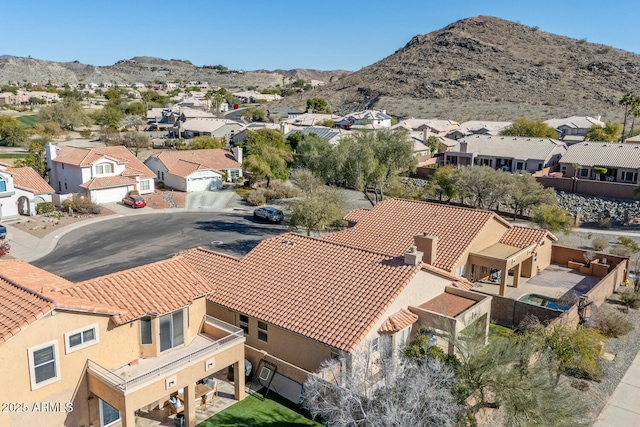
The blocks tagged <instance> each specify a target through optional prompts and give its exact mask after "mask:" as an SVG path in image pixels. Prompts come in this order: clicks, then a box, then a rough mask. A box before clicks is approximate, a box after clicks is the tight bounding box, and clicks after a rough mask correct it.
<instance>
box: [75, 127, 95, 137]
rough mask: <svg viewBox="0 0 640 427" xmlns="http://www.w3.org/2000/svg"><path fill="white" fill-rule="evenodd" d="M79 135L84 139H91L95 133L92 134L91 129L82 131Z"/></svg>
mask: <svg viewBox="0 0 640 427" xmlns="http://www.w3.org/2000/svg"><path fill="white" fill-rule="evenodd" d="M78 133H79V134H80V136H81V137H83V138H91V135H92V134H93V132H91V129H82V130H81V131H79V132H78Z"/></svg>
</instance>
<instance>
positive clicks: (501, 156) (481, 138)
mask: <svg viewBox="0 0 640 427" xmlns="http://www.w3.org/2000/svg"><path fill="white" fill-rule="evenodd" d="M566 151H567V146H566V144H565V143H564V142H562V141H558V140H555V139H551V138H528V137H514V136H488V135H472V136H468V137H465V138H463V139H460V140H458V143H457V144H456V145H455V146H454V147H452V148H450V149H449V150H448V151H446V152H445V153H444V156H443V157H442V164H443V165H454V166H473V165H484V166H489V167H491V168H493V169H502V170H504V171H511V172H518V173H523V172H529V173H533V172H536V171H539V170H542V169H544V168H547V167H550V166H555V165H557V164H558V162H559V160H560V158H561V157H562V156H563V155H564V154H565V153H566Z"/></svg>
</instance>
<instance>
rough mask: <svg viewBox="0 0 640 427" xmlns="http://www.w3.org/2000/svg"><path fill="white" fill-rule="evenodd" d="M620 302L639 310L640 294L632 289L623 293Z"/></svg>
mask: <svg viewBox="0 0 640 427" xmlns="http://www.w3.org/2000/svg"><path fill="white" fill-rule="evenodd" d="M620 301H622V302H623V303H624V304H625V305H626V306H627V307H629V308H638V307H640V292H636V291H634V290H632V289H627V290H624V291H621V292H620Z"/></svg>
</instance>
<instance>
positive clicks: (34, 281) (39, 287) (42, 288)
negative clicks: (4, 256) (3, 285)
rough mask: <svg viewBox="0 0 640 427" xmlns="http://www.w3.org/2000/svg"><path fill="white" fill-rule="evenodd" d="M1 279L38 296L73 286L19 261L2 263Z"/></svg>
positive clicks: (0, 265) (12, 260)
mask: <svg viewBox="0 0 640 427" xmlns="http://www.w3.org/2000/svg"><path fill="white" fill-rule="evenodd" d="M0 277H1V278H3V279H5V280H7V281H9V282H11V283H14V284H16V285H18V286H21V287H22V288H24V289H28V290H29V291H31V292H36V293H38V294H43V293H45V292H48V291H49V290H51V289H55V288H60V287H62V286H67V285H71V284H72V283H71V282H70V281H68V280H67V279H63V278H62V277H60V276H56V275H55V274H53V273H49V272H48V271H45V270H43V269H41V268H38V267H36V266H34V265H31V264H29V263H27V262H24V261H21V260H18V259H9V260H2V261H0Z"/></svg>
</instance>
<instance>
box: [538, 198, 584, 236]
mask: <svg viewBox="0 0 640 427" xmlns="http://www.w3.org/2000/svg"><path fill="white" fill-rule="evenodd" d="M531 220H532V221H533V222H534V223H536V224H538V226H540V227H541V228H546V229H547V230H549V231H551V232H552V233H556V232H558V231H563V232H565V233H566V232H570V231H571V229H572V228H573V226H574V225H575V219H574V218H573V217H572V216H571V214H570V213H569V212H567V211H566V210H565V209H563V208H562V207H561V206H559V205H557V204H554V205H544V204H543V205H539V206H536V207H535V208H533V215H532V216H531Z"/></svg>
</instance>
